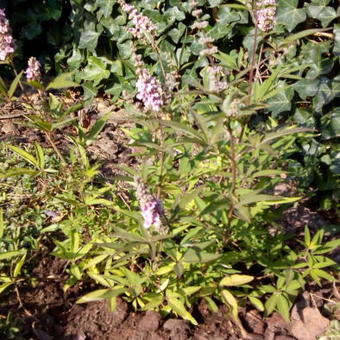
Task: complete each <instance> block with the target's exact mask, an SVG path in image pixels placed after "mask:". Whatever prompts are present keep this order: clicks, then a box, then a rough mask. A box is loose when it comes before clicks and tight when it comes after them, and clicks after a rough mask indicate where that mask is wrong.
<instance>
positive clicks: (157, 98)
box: [136, 68, 164, 112]
mask: <svg viewBox="0 0 340 340" xmlns="http://www.w3.org/2000/svg"><path fill="white" fill-rule="evenodd" d="M137 73H138V80H137V82H136V87H137V90H138V92H137V95H136V97H137V99H139V100H140V101H141V102H142V103H143V105H144V107H145V109H147V110H152V111H156V112H157V111H159V110H160V109H161V107H162V105H163V104H164V100H163V89H162V86H161V84H160V82H159V81H158V80H157V79H156V78H155V77H153V76H152V75H150V73H149V72H148V71H147V70H146V69H145V68H142V69H138V70H137Z"/></svg>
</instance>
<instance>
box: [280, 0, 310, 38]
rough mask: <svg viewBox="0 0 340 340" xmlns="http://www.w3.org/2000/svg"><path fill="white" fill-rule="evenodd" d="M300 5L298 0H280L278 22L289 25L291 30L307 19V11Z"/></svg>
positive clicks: (288, 27)
mask: <svg viewBox="0 0 340 340" xmlns="http://www.w3.org/2000/svg"><path fill="white" fill-rule="evenodd" d="M297 7H298V0H281V1H279V7H278V13H277V22H278V23H279V24H282V25H284V26H286V27H287V29H288V31H289V32H291V31H292V30H293V29H294V28H295V27H296V25H297V24H299V23H300V22H302V21H305V20H306V11H305V9H303V8H297Z"/></svg>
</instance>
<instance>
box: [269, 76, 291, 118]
mask: <svg viewBox="0 0 340 340" xmlns="http://www.w3.org/2000/svg"><path fill="white" fill-rule="evenodd" d="M278 87H279V88H282V91H280V92H278V93H277V94H276V95H275V96H274V97H272V98H270V99H269V100H268V102H267V103H268V108H269V110H270V111H271V112H272V117H273V118H275V117H277V116H278V115H279V114H280V113H281V112H284V111H290V109H291V106H292V98H293V94H294V90H293V89H292V88H291V87H289V88H285V87H286V83H285V82H280V83H279V85H278Z"/></svg>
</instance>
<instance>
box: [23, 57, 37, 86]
mask: <svg viewBox="0 0 340 340" xmlns="http://www.w3.org/2000/svg"><path fill="white" fill-rule="evenodd" d="M40 68H41V65H40V63H39V61H38V60H37V59H36V58H35V57H31V58H29V59H28V67H27V69H26V71H25V74H26V79H27V80H28V81H31V80H40V77H41V72H40Z"/></svg>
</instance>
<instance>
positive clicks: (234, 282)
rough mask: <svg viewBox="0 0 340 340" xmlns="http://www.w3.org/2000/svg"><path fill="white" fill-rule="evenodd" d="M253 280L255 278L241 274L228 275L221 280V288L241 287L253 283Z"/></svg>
mask: <svg viewBox="0 0 340 340" xmlns="http://www.w3.org/2000/svg"><path fill="white" fill-rule="evenodd" d="M253 280H254V277H253V276H250V275H240V274H234V275H228V276H226V277H224V278H223V279H222V280H221V282H220V286H227V287H229V286H240V285H243V284H246V283H248V282H251V281H253Z"/></svg>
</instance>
